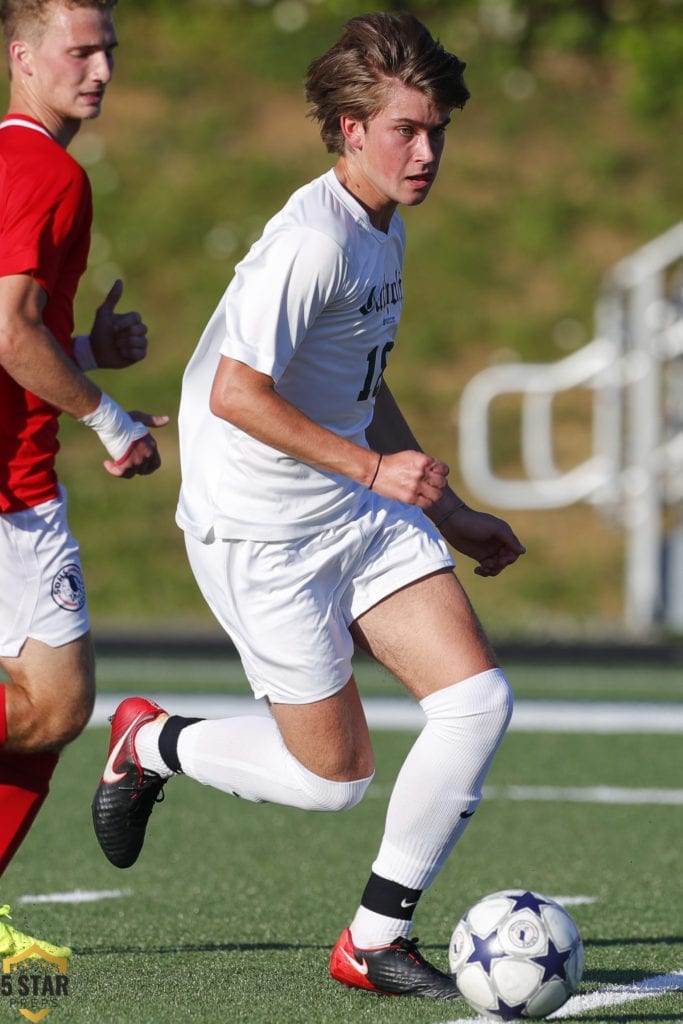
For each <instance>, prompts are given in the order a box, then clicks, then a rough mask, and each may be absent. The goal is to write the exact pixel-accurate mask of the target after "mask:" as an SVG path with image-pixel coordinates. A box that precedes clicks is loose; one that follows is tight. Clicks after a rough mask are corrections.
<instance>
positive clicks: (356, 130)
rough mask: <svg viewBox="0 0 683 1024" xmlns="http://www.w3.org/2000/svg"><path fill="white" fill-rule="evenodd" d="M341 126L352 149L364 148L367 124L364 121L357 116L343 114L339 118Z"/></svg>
mask: <svg viewBox="0 0 683 1024" xmlns="http://www.w3.org/2000/svg"><path fill="white" fill-rule="evenodd" d="M339 127H340V128H341V132H342V135H343V136H344V142H345V143H346V145H347V146H348V147H349V148H350V149H362V148H363V140H364V138H365V125H364V124H363V122H362V121H359V120H358V119H357V118H355V117H350V115H349V114H342V115H341V117H340V118H339Z"/></svg>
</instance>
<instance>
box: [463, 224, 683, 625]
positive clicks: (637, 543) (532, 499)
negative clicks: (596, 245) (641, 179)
mask: <svg viewBox="0 0 683 1024" xmlns="http://www.w3.org/2000/svg"><path fill="white" fill-rule="evenodd" d="M575 389H583V390H587V391H588V393H589V394H590V400H591V408H592V424H591V438H592V450H591V451H590V453H588V457H587V458H586V459H585V460H584V461H583V462H581V463H580V464H578V465H576V466H573V467H572V468H570V469H564V468H563V469H560V468H558V467H557V465H556V457H555V436H556V432H557V417H556V412H557V409H556V403H557V401H558V399H559V398H560V396H563V401H565V402H566V401H567V398H568V396H569V397H571V392H572V391H574V390H575ZM511 396H517V399H518V401H519V411H520V439H519V451H520V458H521V463H522V466H523V470H522V473H521V475H520V476H519V477H518V478H515V479H511V478H509V477H503V476H501V475H500V474H498V473H496V472H495V471H494V469H493V465H492V451H493V441H494V437H493V433H494V429H493V415H492V412H493V410H492V405H493V403H494V402H495V401H496V400H500V399H501V398H506V399H507V400H508V401H509V400H510V397H511ZM458 428H459V438H460V468H461V471H462V474H463V479H464V480H465V481H466V483H467V485H468V487H469V488H470V490H471V491H472V492H473V493H474V494H475V495H477V496H478V497H479V498H481V499H482V500H483V501H486V502H487V503H488V504H490V505H492V506H494V507H497V508H501V509H553V508H560V507H562V506H566V505H571V504H573V503H575V502H589V503H591V504H592V505H594V506H596V507H597V508H599V509H601V510H602V511H603V512H604V513H605V514H606V515H608V516H609V517H610V518H611V519H612V520H616V522H617V523H618V524H619V525H620V526H622V527H623V529H624V531H625V535H626V542H625V544H626V554H625V583H624V589H625V600H624V604H625V608H624V619H625V624H626V627H627V629H628V630H629V631H630V632H632V633H639V634H647V633H648V632H651V631H652V629H653V627H655V626H667V627H669V628H671V629H672V630H674V631H677V630H680V631H683V223H680V224H678V225H676V226H675V227H674V228H672V229H671V230H669V231H667V232H666V233H665V234H663V235H661V236H660V237H659V238H656V239H655V240H653V241H652V242H650V243H648V244H647V245H645V246H643V247H642V248H641V249H639V250H637V251H636V252H635V253H633V254H632V255H631V256H628V257H627V258H626V259H623V260H621V262H619V263H618V264H617V265H616V266H615V267H614V268H613V269H612V270H611V272H610V273H609V274H608V275H607V277H606V278H605V281H604V283H603V287H602V290H601V293H600V297H599V300H598V302H597V306H596V311H595V338H594V340H593V341H591V342H589V343H588V344H586V345H584V346H583V347H582V348H580V349H578V350H577V351H575V352H574V353H572V354H571V355H569V356H567V357H566V358H564V359H560V360H559V361H557V362H555V363H548V364H539V363H533V364H530V363H526V364H525V363H507V364H500V365H494V366H491V367H488V368H487V369H485V370H482V371H481V372H480V373H478V374H476V375H475V376H474V377H473V378H472V379H471V380H470V381H469V382H468V384H467V385H466V387H465V389H464V391H463V393H462V396H461V400H460V405H459V413H458Z"/></svg>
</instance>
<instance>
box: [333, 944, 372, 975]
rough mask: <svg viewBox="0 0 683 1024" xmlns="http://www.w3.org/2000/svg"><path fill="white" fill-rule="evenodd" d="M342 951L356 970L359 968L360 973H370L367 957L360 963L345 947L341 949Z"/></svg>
mask: <svg viewBox="0 0 683 1024" xmlns="http://www.w3.org/2000/svg"><path fill="white" fill-rule="evenodd" d="M340 952H341V953H342V954H343V955H344V956H345V957H346V959H347V960H348V961H349V963H350V964H351V966H352V967H354V968H355V970H357V971H358V973H359V974H367V973H368V965H367V961H366V960H365V959H363V960H361V962H360V963H358V961H357V960H356V958H355V956H351V955H350V954H349V953H347V952H346V950H345V949H342V950H340Z"/></svg>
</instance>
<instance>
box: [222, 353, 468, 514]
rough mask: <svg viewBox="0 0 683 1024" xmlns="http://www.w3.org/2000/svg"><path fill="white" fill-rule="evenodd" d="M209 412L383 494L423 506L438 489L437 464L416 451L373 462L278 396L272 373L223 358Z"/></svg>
mask: <svg viewBox="0 0 683 1024" xmlns="http://www.w3.org/2000/svg"><path fill="white" fill-rule="evenodd" d="M211 411H212V412H213V414H214V415H216V416H220V417H221V418H222V419H225V420H228V422H230V423H232V424H234V425H235V426H236V427H239V429H240V430H244V431H245V432H246V433H247V434H250V435H251V436H252V437H255V438H256V439H257V440H259V441H261V442H263V443H264V444H267V445H270V447H272V448H276V449H277V450H278V451H281V452H284V454H285V455H290V456H291V457H292V458H295V459H299V460H300V461H302V462H306V463H308V464H309V465H311V466H316V467H317V468H319V469H325V470H329V471H330V472H333V473H341V474H343V475H344V476H347V477H349V478H350V479H352V480H355V481H357V482H358V483H360V484H363V485H364V486H365V487H370V486H372V489H373V490H374V491H376V492H377V493H378V494H383V495H384V496H385V497H388V498H394V499H395V500H397V501H404V502H406V503H408V504H411V505H420V506H421V507H427V506H428V505H431V504H432V503H433V502H434V501H437V500H438V498H439V496H440V495H441V492H442V490H443V486H444V481H445V475H446V473H447V472H448V468H447V467H446V466H445V465H444V464H443V463H438V462H435V460H433V459H431V458H430V457H429V456H427V455H424V454H423V453H421V452H416V451H403V452H396V453H395V454H392V455H391V456H390V457H383V458H382V461H381V463H379V453H378V452H376V451H369V450H368V449H366V448H364V447H362V446H361V445H357V444H354V443H353V442H352V441H348V440H347V439H346V438H343V437H340V436H339V435H338V434H335V433H333V432H332V431H331V430H327V429H326V428H325V427H321V426H320V425H319V424H317V423H315V422H314V421H313V420H311V419H310V418H309V417H308V416H306V415H305V414H304V413H302V412H301V411H300V410H299V409H297V408H296V407H295V406H293V405H292V404H291V403H290V402H288V401H287V400H286V399H284V398H282V396H281V395H279V394H278V393H277V392H276V391H275V387H274V383H273V379H272V377H269V376H268V375H267V374H264V373H259V372H258V371H257V370H254V369H252V368H251V367H249V366H247V365H246V364H244V363H241V362H239V361H238V360H235V359H230V358H228V357H227V356H222V357H221V360H220V363H219V366H218V370H217V371H216V377H215V380H214V384H213V389H212V393H211ZM387 463H388V465H387ZM378 464H379V471H378Z"/></svg>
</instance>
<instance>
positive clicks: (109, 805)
mask: <svg viewBox="0 0 683 1024" xmlns="http://www.w3.org/2000/svg"><path fill="white" fill-rule="evenodd" d="M160 715H164V716H166V712H165V711H164V709H163V708H160V707H159V705H158V704H155V703H154V701H152V700H147V698H146V697H128V698H126V700H124V701H122V702H121V703H120V704H119V706H118V708H117V709H116V711H115V712H114V714H113V715H112V716H111V719H110V721H111V740H110V743H109V754H108V757H107V763H106V765H105V766H104V772H103V773H102V779H101V781H100V784H99V786H98V787H97V792H96V793H95V797H94V799H93V802H92V820H93V825H94V827H95V835H96V836H97V841H98V843H99V844H100V846H101V847H102V850H103V852H104V854H105V856H106V857H107V858H108V860H110V861H111V863H112V864H113V865H114V866H115V867H117V868H129V867H130V866H131V864H134V863H135V861H136V860H137V859H138V855H139V853H140V850H141V849H142V844H143V843H144V841H145V829H146V828H147V822H148V820H149V816H150V814H151V813H152V810H153V808H154V804H155V803H157V802H158V801H160V800H162V799H163V792H162V789H163V785H164V783H165V782H166V779H164V778H162V777H161V775H158V774H157V773H156V772H151V771H147V770H146V769H145V768H143V767H142V765H141V764H140V761H139V760H138V756H137V754H136V752H135V736H136V735H137V732H138V729H139V728H140V727H141V726H142V725H146V724H147V723H148V722H153V721H154V720H155V719H156V718H158V717H159V716H160Z"/></svg>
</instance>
